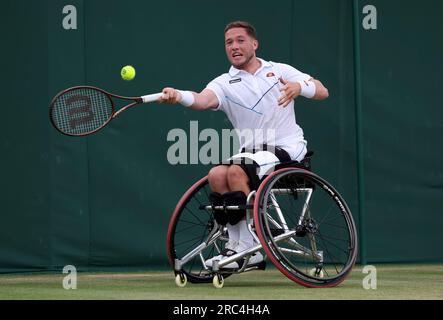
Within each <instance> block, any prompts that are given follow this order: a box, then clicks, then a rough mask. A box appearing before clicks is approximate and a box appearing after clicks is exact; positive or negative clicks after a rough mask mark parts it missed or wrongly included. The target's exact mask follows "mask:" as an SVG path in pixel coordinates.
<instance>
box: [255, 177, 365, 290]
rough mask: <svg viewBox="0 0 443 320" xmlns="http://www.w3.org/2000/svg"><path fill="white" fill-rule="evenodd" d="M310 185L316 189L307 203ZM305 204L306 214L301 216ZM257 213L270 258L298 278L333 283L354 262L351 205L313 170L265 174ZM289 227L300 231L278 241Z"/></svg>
mask: <svg viewBox="0 0 443 320" xmlns="http://www.w3.org/2000/svg"><path fill="white" fill-rule="evenodd" d="M300 178H302V179H300ZM294 186H296V188H294ZM309 189H312V190H313V191H312V193H311V195H310V202H308V203H309V205H308V206H306V205H305V203H306V202H307V201H306V200H307V198H308V193H309V191H308V190H309ZM271 190H273V191H271ZM285 190H286V191H288V192H287V194H285V192H284V191H285ZM279 192H281V194H279ZM291 192H292V194H291ZM295 195H296V196H295ZM304 207H306V209H305V217H304V219H300V215H301V212H303V208H304ZM279 211H280V213H279ZM279 214H280V215H279ZM281 215H283V218H284V219H283V220H282V219H281V218H280V216H281ZM254 219H255V223H256V225H257V226H258V228H257V235H258V237H259V238H260V241H261V242H262V244H263V247H264V249H265V251H266V253H267V255H268V256H269V258H270V260H271V261H272V262H273V263H274V264H275V265H276V266H277V268H278V269H279V270H280V271H281V272H282V273H283V274H285V275H286V276H287V277H288V278H290V279H291V280H293V281H295V282H297V283H300V284H302V285H304V286H308V287H329V286H335V285H337V284H339V283H341V282H342V281H343V280H344V279H345V277H346V276H347V274H348V273H349V272H350V271H351V269H352V267H353V265H354V263H355V259H356V252H357V239H356V230H355V224H354V221H353V219H352V215H351V213H350V210H349V208H348V207H347V205H346V203H345V202H344V200H343V198H342V197H341V196H340V195H339V194H338V192H337V191H336V190H335V189H334V188H333V187H332V186H331V185H330V184H329V183H328V182H326V181H325V180H324V179H322V178H320V177H318V176H317V175H315V174H313V173H311V172H308V171H306V170H302V169H294V168H286V169H281V170H278V171H275V172H274V173H273V174H271V175H270V176H269V177H267V178H266V179H265V181H263V183H262V184H261V186H260V188H259V190H258V191H257V197H256V199H255V204H254ZM282 221H283V222H282ZM284 222H285V223H284ZM300 222H302V223H301V224H300ZM285 224H286V225H285ZM285 230H286V231H285ZM288 231H294V232H295V231H296V234H295V235H294V236H292V237H291V238H288V239H287V241H280V242H278V241H275V237H276V236H278V235H279V234H283V233H284V232H288ZM302 255H303V256H302ZM321 257H323V261H321V260H322V258H321ZM316 268H317V269H318V272H317V273H315V272H314V273H313V272H312V271H311V270H312V269H316Z"/></svg>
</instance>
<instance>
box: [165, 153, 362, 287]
mask: <svg viewBox="0 0 443 320" xmlns="http://www.w3.org/2000/svg"><path fill="white" fill-rule="evenodd" d="M312 154H313V152H309V153H308V154H307V156H306V157H305V159H304V160H303V161H302V162H288V163H283V164H279V165H277V166H276V167H275V170H274V171H273V172H272V173H271V174H269V175H268V176H267V177H266V178H265V179H264V180H263V181H262V182H261V184H260V186H259V188H258V189H257V190H254V191H251V193H250V194H249V195H248V197H247V204H246V205H244V206H226V207H223V206H211V204H210V203H209V194H210V193H211V189H210V187H209V183H208V179H207V177H203V178H202V179H200V180H198V181H197V182H196V183H194V185H193V186H192V187H191V188H190V189H189V190H188V191H187V192H186V193H185V194H184V195H183V196H182V197H181V199H180V201H179V202H178V204H177V206H176V207H175V210H174V212H173V214H172V217H171V219H170V223H169V228H168V235H167V250H168V258H169V263H170V264H171V266H172V268H173V270H174V273H175V282H176V284H177V286H179V287H183V286H185V285H186V284H187V282H188V281H189V282H191V283H210V282H212V283H213V285H214V286H215V287H216V288H222V287H223V285H224V282H225V279H226V278H227V277H229V276H231V275H232V274H236V273H241V272H246V271H251V270H258V269H263V270H264V269H265V265H266V262H265V261H266V260H270V261H271V262H272V263H273V264H274V265H275V267H276V268H277V269H278V270H280V271H281V272H282V273H283V274H284V275H285V276H286V277H288V278H289V279H291V280H292V281H294V282H296V283H298V284H300V285H303V286H305V287H313V288H325V287H333V286H337V285H338V284H340V283H341V282H342V281H344V280H345V278H346V277H347V276H348V275H349V273H350V272H351V270H352V268H353V266H354V264H355V261H356V258H357V232H356V227H355V223H354V220H353V218H352V214H351V211H350V210H349V207H348V206H347V204H346V202H345V200H344V199H343V198H342V196H341V195H340V194H339V193H338V192H337V191H336V190H335V188H334V187H333V186H331V184H329V183H328V182H327V181H326V180H325V179H323V178H321V177H320V176H318V175H316V174H315V173H313V172H312V171H311V157H312ZM214 209H228V210H236V209H237V210H239V209H246V218H247V220H246V221H250V223H249V224H248V228H249V231H250V232H251V234H252V235H253V237H254V238H255V240H256V243H257V245H256V246H254V247H252V248H250V249H248V250H246V251H243V252H239V253H237V254H235V255H233V256H230V257H229V258H226V259H223V260H221V261H214V263H213V266H212V268H208V267H207V266H206V265H205V261H206V260H207V259H209V258H211V257H213V256H216V255H219V254H220V252H221V251H222V250H223V248H224V246H225V244H226V243H227V241H228V239H229V237H228V233H227V228H226V227H225V226H221V225H218V224H217V222H216V221H215V220H214V217H213V210H214ZM258 250H264V253H265V261H264V262H263V263H262V264H260V265H258V266H254V267H250V268H248V267H247V262H248V259H249V257H250V256H251V255H252V254H254V253H255V252H256V251H258ZM241 259H244V263H242V264H241V265H242V267H240V268H239V269H238V270H234V271H233V270H232V269H231V270H229V271H227V270H224V269H223V266H225V265H227V264H229V263H231V262H233V261H239V260H241Z"/></svg>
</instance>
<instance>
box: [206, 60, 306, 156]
mask: <svg viewBox="0 0 443 320" xmlns="http://www.w3.org/2000/svg"><path fill="white" fill-rule="evenodd" d="M259 60H260V61H261V67H260V68H259V69H258V70H257V71H256V72H255V74H250V73H248V72H246V71H243V70H239V69H236V68H235V67H233V66H231V68H230V69H229V72H228V73H225V74H222V75H221V76H219V77H217V78H215V79H214V80H212V81H211V82H210V83H209V84H208V85H207V87H206V89H210V90H212V91H213V92H214V93H215V95H216V96H217V98H218V101H219V105H218V107H217V108H216V110H223V111H224V112H225V113H226V115H227V117H228V119H229V120H230V121H231V123H232V125H233V127H234V129H235V130H236V131H237V135H238V136H239V140H240V141H239V142H240V146H241V147H240V148H244V147H245V148H253V146H254V145H255V146H259V145H262V144H263V143H267V144H269V145H275V146H278V147H281V148H283V149H285V150H286V151H287V152H288V153H289V155H290V156H291V158H292V159H294V160H295V159H297V158H298V157H299V155H300V154H299V153H300V152H301V151H300V150H301V149H304V150H306V148H301V147H300V144H303V147H305V146H306V141H305V140H304V136H303V130H302V129H301V128H300V126H299V125H298V124H297V122H296V117H295V111H294V100H293V101H291V102H290V103H289V104H288V105H287V106H286V107H285V108H283V107H281V106H279V105H278V101H277V100H278V98H280V96H281V95H282V92H281V91H280V89H281V88H282V87H283V84H282V83H281V82H280V81H279V79H280V78H283V79H284V80H288V81H291V82H295V81H298V80H302V81H304V80H309V79H310V78H311V76H310V75H308V74H305V73H303V72H300V71H298V70H297V69H295V68H294V67H292V66H290V65H287V64H283V63H276V62H271V61H269V62H268V61H265V60H263V59H259ZM251 130H252V131H254V134H253V135H252V137H251ZM273 135H275V136H273Z"/></svg>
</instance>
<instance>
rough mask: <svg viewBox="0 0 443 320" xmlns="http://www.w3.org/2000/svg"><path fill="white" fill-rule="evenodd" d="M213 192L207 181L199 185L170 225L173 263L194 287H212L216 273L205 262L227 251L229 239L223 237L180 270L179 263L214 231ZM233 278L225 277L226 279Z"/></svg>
mask: <svg viewBox="0 0 443 320" xmlns="http://www.w3.org/2000/svg"><path fill="white" fill-rule="evenodd" d="M210 193H211V189H210V187H209V183H208V180H207V177H204V178H202V179H200V180H199V181H197V182H196V183H195V184H194V185H193V186H192V187H191V188H190V189H189V190H188V191H187V192H186V193H185V194H184V195H183V196H182V198H181V199H180V200H179V202H178V204H177V206H176V207H175V210H174V212H173V214H172V217H171V219H170V222H169V228H168V236H167V250H168V258H169V263H170V264H171V266H172V267H173V268H174V270H175V271H176V273H181V274H183V275H185V276H186V277H187V280H188V281H189V282H191V283H211V282H212V281H213V276H214V273H213V272H212V271H211V270H210V269H208V268H207V267H206V266H205V261H206V260H207V259H209V258H212V257H214V256H216V255H218V254H219V253H220V251H221V250H223V248H224V246H225V244H226V243H227V241H228V235H227V234H222V235H221V236H220V237H218V238H217V240H216V241H214V242H213V243H211V244H210V245H208V246H207V247H205V248H204V249H203V250H202V251H201V252H199V253H198V254H197V255H195V256H194V257H193V258H192V259H190V261H187V262H186V263H185V264H183V265H182V266H181V268H180V270H177V269H176V260H179V261H180V260H181V259H183V258H184V257H185V256H187V255H188V254H189V253H190V252H191V251H192V250H193V249H195V248H197V247H198V246H200V245H201V244H202V243H203V242H204V241H205V240H207V238H208V235H209V234H210V233H211V232H212V231H213V230H214V226H215V220H214V217H213V213H212V211H211V210H207V209H203V208H202V206H205V205H209V203H210V202H209V194H210ZM228 276H229V274H227V275H225V278H226V277H228Z"/></svg>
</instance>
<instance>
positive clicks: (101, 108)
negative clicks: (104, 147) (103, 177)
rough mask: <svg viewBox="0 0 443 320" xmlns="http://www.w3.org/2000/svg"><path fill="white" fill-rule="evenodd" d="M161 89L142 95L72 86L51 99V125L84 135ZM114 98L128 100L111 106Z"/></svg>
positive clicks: (146, 101)
mask: <svg viewBox="0 0 443 320" xmlns="http://www.w3.org/2000/svg"><path fill="white" fill-rule="evenodd" d="M162 95H163V93H154V94H148V95H146V96H142V97H123V96H119V95H116V94H112V93H109V92H106V91H105V90H102V89H99V88H96V87H92V86H79V87H72V88H69V89H66V90H63V91H62V92H60V93H58V94H57V95H56V96H55V97H54V99H52V101H51V105H50V107H49V118H50V119H51V123H52V125H53V126H54V127H55V128H56V129H57V130H58V131H60V132H61V133H63V134H65V135H68V136H86V135H89V134H92V133H95V132H97V131H99V130H101V129H103V128H104V127H105V126H106V125H107V124H109V123H110V122H111V120H112V119H115V118H116V117H117V116H118V115H119V114H121V113H122V112H123V111H125V110H127V109H129V108H131V107H134V106H136V105H140V104H143V103H148V102H154V101H156V100H157V99H158V98H160V97H161V96H162ZM115 99H120V100H125V101H131V103H129V104H127V105H125V106H124V107H122V108H120V109H119V110H115V103H114V102H115Z"/></svg>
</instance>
